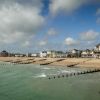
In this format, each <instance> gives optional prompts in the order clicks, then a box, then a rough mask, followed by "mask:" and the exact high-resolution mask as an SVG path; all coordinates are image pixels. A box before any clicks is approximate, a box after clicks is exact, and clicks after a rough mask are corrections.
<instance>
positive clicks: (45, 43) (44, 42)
mask: <svg viewBox="0 0 100 100" xmlns="http://www.w3.org/2000/svg"><path fill="white" fill-rule="evenodd" d="M45 45H47V41H40V42H39V46H45Z"/></svg>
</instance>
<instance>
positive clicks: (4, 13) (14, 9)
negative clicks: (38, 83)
mask: <svg viewBox="0 0 100 100" xmlns="http://www.w3.org/2000/svg"><path fill="white" fill-rule="evenodd" d="M98 43H100V0H0V50H8V51H9V52H38V51H41V50H63V51H66V50H68V49H72V48H76V49H85V48H93V47H94V46H95V45H96V44H98Z"/></svg>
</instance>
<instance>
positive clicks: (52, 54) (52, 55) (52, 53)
mask: <svg viewBox="0 0 100 100" xmlns="http://www.w3.org/2000/svg"><path fill="white" fill-rule="evenodd" d="M47 57H50V58H64V57H66V54H65V53H64V52H63V51H55V50H51V51H47Z"/></svg>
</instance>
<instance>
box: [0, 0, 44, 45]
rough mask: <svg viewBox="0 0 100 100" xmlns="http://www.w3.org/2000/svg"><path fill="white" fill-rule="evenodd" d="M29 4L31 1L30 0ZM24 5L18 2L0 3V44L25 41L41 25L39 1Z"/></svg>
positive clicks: (17, 0) (16, 0)
mask: <svg viewBox="0 0 100 100" xmlns="http://www.w3.org/2000/svg"><path fill="white" fill-rule="evenodd" d="M30 1H31V2H32V1H33V0H30ZM36 1H37V0H35V1H34V2H32V4H36V5H37V6H36V5H32V4H31V3H28V4H27V3H25V2H21V1H20V2H19V0H13V1H12V0H9V1H8V0H4V1H0V43H14V42H20V41H23V40H24V41H25V39H27V38H28V37H30V36H32V35H33V34H34V33H35V32H37V30H38V29H39V28H40V27H41V26H42V25H43V23H44V17H43V16H42V15H40V13H41V7H42V6H40V4H41V2H40V0H38V2H36Z"/></svg>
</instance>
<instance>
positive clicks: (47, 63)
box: [40, 59, 65, 65]
mask: <svg viewBox="0 0 100 100" xmlns="http://www.w3.org/2000/svg"><path fill="white" fill-rule="evenodd" d="M63 60H65V59H58V60H55V61H52V62H46V63H43V64H40V65H49V64H52V63H54V62H60V61H63Z"/></svg>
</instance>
